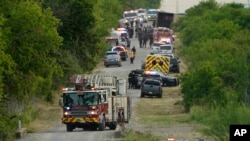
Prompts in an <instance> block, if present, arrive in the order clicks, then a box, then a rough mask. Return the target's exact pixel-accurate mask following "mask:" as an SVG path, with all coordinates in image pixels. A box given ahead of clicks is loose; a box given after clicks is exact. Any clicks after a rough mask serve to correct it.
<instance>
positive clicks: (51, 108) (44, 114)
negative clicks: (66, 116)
mask: <svg viewBox="0 0 250 141" xmlns="http://www.w3.org/2000/svg"><path fill="white" fill-rule="evenodd" d="M58 99H59V94H56V96H55V98H54V104H50V103H46V102H42V101H39V102H37V103H36V104H35V105H33V107H34V108H35V109H36V110H37V111H36V112H38V116H37V117H36V118H35V119H34V120H32V121H31V122H30V123H29V124H24V125H23V127H25V128H27V132H29V133H34V132H41V131H43V130H45V129H47V128H49V127H52V125H56V124H60V122H61V119H60V118H61V107H60V106H59V105H58Z"/></svg>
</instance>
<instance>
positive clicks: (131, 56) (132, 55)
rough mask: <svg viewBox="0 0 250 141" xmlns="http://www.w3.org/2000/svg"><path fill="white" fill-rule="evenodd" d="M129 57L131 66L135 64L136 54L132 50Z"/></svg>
mask: <svg viewBox="0 0 250 141" xmlns="http://www.w3.org/2000/svg"><path fill="white" fill-rule="evenodd" d="M129 57H130V64H133V63H134V58H135V54H134V52H133V51H132V49H131V50H130V52H129Z"/></svg>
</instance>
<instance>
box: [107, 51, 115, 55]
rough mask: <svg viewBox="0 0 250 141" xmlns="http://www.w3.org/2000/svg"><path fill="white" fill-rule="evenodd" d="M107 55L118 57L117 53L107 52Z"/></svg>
mask: <svg viewBox="0 0 250 141" xmlns="http://www.w3.org/2000/svg"><path fill="white" fill-rule="evenodd" d="M106 55H117V52H107V53H106Z"/></svg>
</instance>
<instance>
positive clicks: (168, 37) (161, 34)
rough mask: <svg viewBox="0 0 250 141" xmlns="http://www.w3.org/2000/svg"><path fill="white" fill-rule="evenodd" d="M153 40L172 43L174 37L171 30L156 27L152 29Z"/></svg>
mask: <svg viewBox="0 0 250 141" xmlns="http://www.w3.org/2000/svg"><path fill="white" fill-rule="evenodd" d="M153 38H154V40H153V42H162V43H167V44H169V43H172V42H173V41H174V38H173V36H172V30H171V29H169V28H166V27H157V28H154V31H153Z"/></svg>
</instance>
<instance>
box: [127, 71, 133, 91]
mask: <svg viewBox="0 0 250 141" xmlns="http://www.w3.org/2000/svg"><path fill="white" fill-rule="evenodd" d="M132 77H133V72H132V71H131V72H130V73H129V75H128V88H129V89H131V88H132V79H133V78H132Z"/></svg>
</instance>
